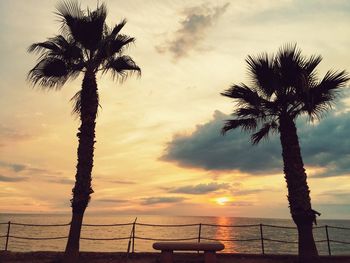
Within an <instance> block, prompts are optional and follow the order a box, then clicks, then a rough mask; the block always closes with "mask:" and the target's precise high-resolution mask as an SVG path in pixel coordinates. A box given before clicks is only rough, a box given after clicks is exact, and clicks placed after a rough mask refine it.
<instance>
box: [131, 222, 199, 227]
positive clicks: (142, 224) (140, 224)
mask: <svg viewBox="0 0 350 263" xmlns="http://www.w3.org/2000/svg"><path fill="white" fill-rule="evenodd" d="M135 225H139V226H155V227H187V226H199V224H183V225H161V224H159V225H154V224H145V223H135Z"/></svg>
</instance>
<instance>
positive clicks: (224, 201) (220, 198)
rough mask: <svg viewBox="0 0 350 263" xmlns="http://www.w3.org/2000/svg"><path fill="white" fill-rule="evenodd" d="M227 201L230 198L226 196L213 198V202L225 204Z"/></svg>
mask: <svg viewBox="0 0 350 263" xmlns="http://www.w3.org/2000/svg"><path fill="white" fill-rule="evenodd" d="M228 201H230V199H229V198H228V197H226V196H224V197H219V198H216V199H215V202H216V203H217V204H219V205H225V204H226V203H227V202H228Z"/></svg>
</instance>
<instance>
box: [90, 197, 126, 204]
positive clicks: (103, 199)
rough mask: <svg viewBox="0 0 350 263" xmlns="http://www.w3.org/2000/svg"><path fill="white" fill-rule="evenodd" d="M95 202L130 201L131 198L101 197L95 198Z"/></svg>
mask: <svg viewBox="0 0 350 263" xmlns="http://www.w3.org/2000/svg"><path fill="white" fill-rule="evenodd" d="M95 202H101V203H127V202H130V200H126V199H115V198H101V199H97V200H95Z"/></svg>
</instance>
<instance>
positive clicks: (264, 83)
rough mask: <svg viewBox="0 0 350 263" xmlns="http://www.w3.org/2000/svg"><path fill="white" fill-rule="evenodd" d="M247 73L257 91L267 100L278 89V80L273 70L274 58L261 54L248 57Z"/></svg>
mask: <svg viewBox="0 0 350 263" xmlns="http://www.w3.org/2000/svg"><path fill="white" fill-rule="evenodd" d="M246 62H247V64H248V73H249V76H250V79H251V80H252V81H253V83H254V84H255V86H256V87H257V90H258V91H259V92H260V93H262V95H264V96H266V97H267V98H269V97H271V95H272V94H273V93H274V92H275V90H276V88H277V87H278V78H277V76H276V73H275V69H274V65H273V62H274V57H273V56H271V57H269V55H268V54H267V53H263V54H261V55H259V56H257V57H253V56H248V57H247V59H246Z"/></svg>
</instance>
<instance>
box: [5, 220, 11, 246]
mask: <svg viewBox="0 0 350 263" xmlns="http://www.w3.org/2000/svg"><path fill="white" fill-rule="evenodd" d="M10 229H11V221H9V222H8V223H7V234H6V243H5V251H7V247H8V244H9V239H10Z"/></svg>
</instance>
